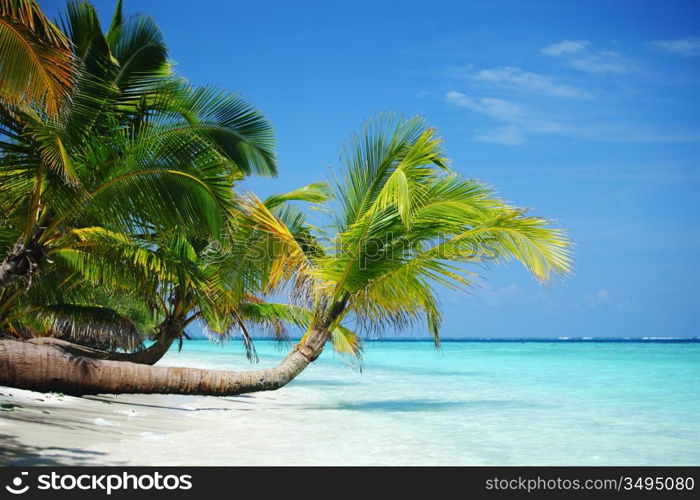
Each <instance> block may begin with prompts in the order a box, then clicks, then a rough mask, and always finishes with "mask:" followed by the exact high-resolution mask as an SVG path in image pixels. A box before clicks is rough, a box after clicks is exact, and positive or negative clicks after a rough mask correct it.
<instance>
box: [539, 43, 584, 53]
mask: <svg viewBox="0 0 700 500" xmlns="http://www.w3.org/2000/svg"><path fill="white" fill-rule="evenodd" d="M590 44H591V42H588V41H586V40H564V41H562V42H559V43H553V44H551V45H547V46H546V47H544V48H542V49H540V52H542V53H543V54H547V55H548V56H561V55H564V54H578V53H579V52H583V51H584V50H586V49H587V48H588V46H589V45H590Z"/></svg>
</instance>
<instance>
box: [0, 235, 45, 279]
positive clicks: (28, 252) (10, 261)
mask: <svg viewBox="0 0 700 500" xmlns="http://www.w3.org/2000/svg"><path fill="white" fill-rule="evenodd" d="M39 234H40V233H39ZM44 257H46V253H45V252H44V248H43V247H42V246H41V245H40V244H39V243H38V242H37V237H36V236H35V237H34V238H33V239H32V240H31V241H30V242H29V244H27V246H24V245H23V244H22V242H17V243H15V245H14V246H13V247H12V249H11V250H10V251H9V252H8V253H7V255H6V256H5V259H4V260H3V261H2V263H0V289H1V288H5V287H6V286H8V285H9V284H10V283H12V282H13V281H15V280H16V279H17V278H26V279H28V280H31V277H32V274H33V273H34V271H35V270H36V268H37V267H39V264H40V263H41V261H42V260H44Z"/></svg>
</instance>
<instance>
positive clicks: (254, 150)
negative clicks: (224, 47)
mask: <svg viewBox="0 0 700 500" xmlns="http://www.w3.org/2000/svg"><path fill="white" fill-rule="evenodd" d="M2 5H3V10H2V16H3V17H2V23H0V27H4V28H3V29H5V31H1V30H0V44H3V43H4V45H2V48H3V51H2V57H3V59H2V60H0V64H1V67H2V70H3V82H5V81H7V82H9V83H8V84H7V85H8V89H9V90H11V91H12V92H10V91H8V92H7V93H6V92H5V91H4V90H3V94H2V100H0V149H1V151H2V156H0V195H1V197H0V213H2V215H1V216H0V245H1V247H0V251H2V253H4V254H5V258H4V260H3V261H2V262H0V304H3V303H4V302H5V301H6V300H8V299H11V298H13V297H14V295H15V294H16V293H17V291H18V290H19V289H20V288H26V287H27V286H29V285H31V283H32V278H33V275H34V274H35V273H36V272H37V271H38V270H40V269H41V268H42V267H43V266H45V265H46V263H47V259H46V256H47V255H48V254H49V253H50V252H52V251H53V250H56V249H57V248H59V245H60V242H61V241H65V240H66V238H65V236H66V234H68V233H69V232H70V231H72V230H73V229H76V228H81V227H93V226H101V227H104V228H106V229H108V230H116V231H119V232H123V233H127V234H128V233H131V232H134V231H139V232H143V231H160V230H164V229H167V228H172V227H180V228H182V229H183V230H187V231H189V232H191V233H193V234H197V235H198V236H201V237H210V236H214V237H216V236H217V235H218V234H220V232H221V228H222V226H223V225H224V224H225V223H226V220H227V218H228V215H227V214H228V212H229V211H230V210H231V209H232V208H233V207H234V206H235V199H234V195H233V191H232V187H233V183H234V181H235V180H237V179H239V178H241V177H242V176H244V175H247V174H250V173H259V174H263V175H273V174H275V173H276V162H275V156H274V138H273V133H272V127H271V125H270V123H269V122H268V121H267V120H266V119H265V117H264V116H263V115H262V114H261V113H260V112H259V111H257V110H255V109H254V108H252V107H251V106H250V105H248V104H247V103H246V102H245V101H244V100H243V99H241V98H240V97H238V96H236V95H231V94H229V93H227V92H224V91H221V90H218V89H216V88H212V87H207V88H198V87H194V86H192V85H190V84H189V83H187V82H186V81H184V80H183V79H182V78H179V77H176V76H174V75H173V73H172V70H171V65H170V63H169V62H168V59H167V49H166V47H165V45H164V42H163V39H162V34H161V32H160V30H159V29H158V27H157V25H156V24H155V23H154V22H153V21H152V20H151V19H150V18H149V17H147V16H135V17H132V18H130V19H127V20H124V19H123V16H122V10H121V1H120V2H119V3H118V5H117V9H116V12H115V15H114V19H113V21H112V24H111V26H110V29H109V31H108V32H107V33H106V34H103V33H102V31H101V28H100V24H99V20H98V17H97V13H96V12H95V9H94V8H93V7H92V6H91V5H90V4H88V3H85V2H69V3H68V7H67V12H66V14H65V16H64V17H63V18H62V26H63V30H64V31H65V33H66V34H67V39H69V40H70V45H69V46H70V48H71V49H72V52H71V54H70V57H68V58H67V60H70V61H71V64H72V66H71V68H70V72H71V81H70V86H68V85H64V86H63V87H61V89H62V92H63V94H61V95H60V98H59V97H57V96H58V95H59V93H58V91H56V92H53V93H49V94H50V97H51V98H49V97H46V96H47V95H49V94H47V93H46V92H44V93H43V94H42V93H41V92H42V91H41V90H40V89H39V85H38V84H36V85H34V84H32V85H31V86H30V88H28V89H23V88H20V87H19V86H18V85H19V84H18V83H17V82H20V81H29V82H32V81H33V80H32V78H34V77H33V76H32V75H34V74H35V73H36V74H41V71H40V70H41V68H42V67H44V66H47V67H48V66H51V65H52V64H53V62H54V59H55V58H47V59H46V60H44V59H41V60H40V63H41V64H39V63H37V64H36V65H35V66H36V67H35V66H31V67H29V68H28V67H26V65H23V64H20V62H18V61H21V60H22V59H23V58H24V57H25V56H26V54H25V53H24V52H22V50H25V49H23V47H24V45H23V44H21V43H19V42H18V43H12V44H11V43H9V42H6V40H9V39H10V38H9V35H8V34H7V33H10V31H11V30H10V28H16V31H18V32H21V34H22V36H23V37H24V38H25V39H27V40H30V39H31V40H32V44H33V45H31V47H34V46H35V45H36V46H37V47H38V46H41V47H44V46H45V45H47V44H48V42H47V40H48V39H49V38H50V40H54V42H55V45H60V43H59V42H61V43H63V42H65V38H66V37H65V36H63V37H61V36H59V34H60V31H58V30H57V28H56V27H55V26H53V25H52V24H51V23H50V22H49V21H47V20H45V19H44V18H43V17H40V11H39V9H38V7H36V6H35V4H34V3H33V2H21V1H20V2H12V1H10V0H6V1H5V2H4V3H3V4H2ZM13 6H14V7H13ZM17 6H23V7H22V9H19V7H17ZM10 7H12V8H10ZM25 11H26V12H25ZM30 14H31V15H30ZM31 16H33V17H31ZM37 19H40V20H41V22H38V21H37ZM8 27H9V28H8ZM20 28H21V29H20ZM8 30H9V31H8ZM49 35H51V36H50V37H49ZM47 37H48V38H47ZM65 43H67V42H65ZM64 45H65V44H64ZM61 47H63V46H61ZM61 47H59V48H61ZM44 48H45V47H44ZM63 48H65V47H63ZM20 49H22V50H20ZM27 50H28V49H27ZM36 50H39V49H36ZM47 50H48V49H47ZM56 50H58V49H56ZM56 57H58V56H56ZM42 65H43V66H42ZM38 78H39V77H36V78H34V79H38ZM44 80H46V81H47V82H53V80H51V79H48V77H47V78H45V79H44ZM42 81H43V80H42ZM13 82H14V83H13ZM47 85H48V84H47ZM56 88H58V87H56ZM47 92H48V91H47ZM18 93H19V94H18ZM22 93H23V94H22ZM20 94H21V95H29V96H30V97H31V96H34V97H36V99H34V100H29V101H27V102H29V105H27V103H26V102H24V101H22V102H18V98H17V95H20ZM37 103H39V104H37ZM54 108H56V109H54ZM18 280H20V281H23V282H24V283H23V286H18V285H16V282H17V281H18Z"/></svg>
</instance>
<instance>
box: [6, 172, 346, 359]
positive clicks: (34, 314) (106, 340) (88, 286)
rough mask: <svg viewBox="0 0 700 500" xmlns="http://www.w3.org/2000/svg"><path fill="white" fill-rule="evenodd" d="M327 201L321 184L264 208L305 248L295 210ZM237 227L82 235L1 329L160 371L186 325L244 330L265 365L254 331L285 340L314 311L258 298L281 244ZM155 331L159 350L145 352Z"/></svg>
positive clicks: (58, 255) (236, 223)
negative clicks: (218, 231) (218, 232)
mask: <svg viewBox="0 0 700 500" xmlns="http://www.w3.org/2000/svg"><path fill="white" fill-rule="evenodd" d="M327 199H328V188H327V185H326V184H324V183H314V184H310V185H308V186H303V187H302V188H299V189H295V190H293V191H290V192H288V193H284V194H281V195H273V196H271V197H269V198H268V199H267V200H266V201H265V207H266V208H267V209H268V210H271V211H273V212H274V213H275V214H276V215H277V216H278V217H279V218H280V219H282V220H283V221H284V220H286V221H287V227H288V228H289V229H290V231H291V232H292V234H293V235H294V237H295V238H297V239H298V240H299V241H302V240H303V239H304V238H305V236H306V226H305V224H304V223H303V218H302V217H301V214H300V213H298V212H296V211H295V210H294V209H292V207H290V206H289V202H291V201H297V202H299V201H303V202H309V203H321V202H323V201H326V200H327ZM232 219H234V220H232V224H231V227H230V228H229V229H230V231H229V233H228V235H227V237H226V238H221V239H220V240H209V241H208V240H204V239H201V238H196V237H193V236H188V234H187V233H184V232H182V231H180V230H178V229H173V230H170V231H168V232H167V233H160V234H153V233H149V234H143V235H138V236H137V235H131V236H130V235H126V234H123V233H116V232H112V231H108V230H106V229H104V228H101V227H89V228H81V229H74V230H73V231H71V233H69V234H68V235H66V237H65V238H66V241H64V242H62V244H61V245H59V246H58V247H57V248H56V249H53V250H52V251H51V252H50V253H49V257H50V258H52V259H53V260H54V261H55V262H54V266H52V269H51V270H50V271H48V272H44V273H43V274H41V275H39V276H38V280H39V281H38V282H37V284H36V285H35V286H34V287H32V289H31V290H29V291H28V292H27V293H25V294H22V295H19V296H18V297H17V298H16V299H15V303H14V306H13V307H8V304H6V305H5V306H4V307H2V308H0V331H2V330H5V331H7V332H9V333H11V334H13V335H15V336H16V337H20V338H23V337H29V338H32V337H33V338H35V340H33V342H34V343H37V344H41V345H60V346H61V347H62V348H64V349H66V350H69V351H70V352H72V353H74V354H77V355H81V356H87V357H91V358H95V359H106V360H116V361H130V362H134V363H142V364H155V363H156V362H157V361H158V360H160V359H161V358H162V357H163V355H164V354H165V353H166V352H167V351H168V349H169V348H170V346H171V345H172V344H173V342H174V341H176V340H179V341H180V346H182V343H181V342H182V338H183V336H186V334H185V329H186V328H187V326H188V325H190V324H191V323H193V322H194V321H196V320H200V322H204V324H205V325H206V326H207V328H208V330H209V331H210V332H211V333H212V336H213V337H215V338H221V337H226V336H229V335H231V333H232V332H233V331H234V330H236V329H238V330H239V331H240V333H241V336H242V337H243V339H244V341H245V342H244V345H245V347H246V354H247V356H248V358H249V359H250V360H251V361H253V360H257V355H256V353H255V348H254V345H253V342H252V339H251V336H250V333H249V325H251V324H252V325H256V326H258V327H263V328H265V329H267V330H268V331H270V332H271V333H273V334H274V335H275V336H276V337H277V338H278V339H282V338H286V330H285V323H291V324H294V325H297V326H299V325H302V324H304V323H308V321H309V318H310V313H309V311H308V310H306V309H303V308H300V307H295V306H292V305H288V304H279V303H270V302H265V301H263V300H261V299H260V298H259V297H257V296H255V295H254V294H258V295H260V294H264V293H265V291H266V290H265V286H266V282H267V280H266V276H267V275H268V274H269V269H270V264H271V262H270V261H269V260H268V259H267V258H266V257H267V256H270V255H276V254H277V253H278V252H277V251H275V249H274V248H273V247H274V243H275V241H274V238H273V237H271V235H270V234H268V233H267V232H265V231H261V230H259V229H256V228H255V227H254V225H253V224H251V223H250V220H248V218H247V217H246V216H245V214H244V213H241V212H235V213H232ZM222 241H223V242H222ZM135 290H138V292H135ZM96 304H101V305H100V306H97V305H96ZM149 305H150V306H149ZM132 318H134V319H136V320H137V321H134V320H133V319H132ZM138 320H140V321H138ZM149 320H151V321H149ZM137 322H138V323H140V325H139V326H138V327H137ZM148 330H150V331H154V332H155V335H154V338H155V342H154V343H153V344H152V345H151V346H150V347H148V348H143V345H142V342H141V340H142V338H143V337H144V332H147V331H148ZM68 341H70V342H73V343H77V344H79V345H70V343H69V342H68ZM338 348H340V347H338Z"/></svg>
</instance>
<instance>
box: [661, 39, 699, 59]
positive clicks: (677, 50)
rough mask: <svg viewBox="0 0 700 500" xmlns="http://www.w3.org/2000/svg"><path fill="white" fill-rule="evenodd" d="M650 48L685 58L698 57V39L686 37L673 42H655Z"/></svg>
mask: <svg viewBox="0 0 700 500" xmlns="http://www.w3.org/2000/svg"><path fill="white" fill-rule="evenodd" d="M651 46H652V47H653V48H655V49H658V50H660V51H662V52H668V53H669V54H675V55H679V56H685V57H696V56H700V38H695V37H687V38H678V39H675V40H656V41H654V42H651Z"/></svg>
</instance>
